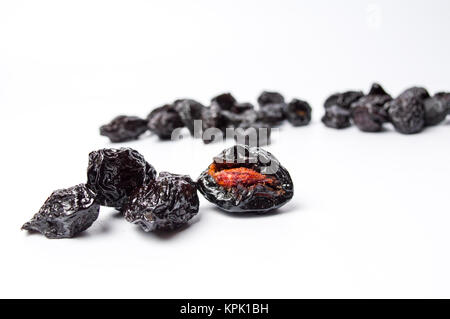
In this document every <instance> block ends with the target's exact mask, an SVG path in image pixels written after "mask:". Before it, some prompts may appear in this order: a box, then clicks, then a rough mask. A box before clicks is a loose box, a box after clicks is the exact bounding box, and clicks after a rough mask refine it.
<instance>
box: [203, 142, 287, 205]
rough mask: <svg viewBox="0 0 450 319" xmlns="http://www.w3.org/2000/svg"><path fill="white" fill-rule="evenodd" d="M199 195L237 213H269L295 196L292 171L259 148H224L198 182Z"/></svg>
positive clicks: (244, 146)
mask: <svg viewBox="0 0 450 319" xmlns="http://www.w3.org/2000/svg"><path fill="white" fill-rule="evenodd" d="M197 187H198V190H199V191H200V193H201V194H202V195H203V196H204V197H205V198H206V199H207V200H208V201H210V202H212V203H214V204H216V205H217V206H218V207H220V208H221V209H223V210H225V211H228V212H236V213H267V212H269V211H272V210H274V209H277V208H279V207H281V206H283V205H284V204H286V203H287V202H288V201H289V200H291V199H292V197H293V195H294V186H293V183H292V179H291V177H290V175H289V172H288V171H287V170H286V169H285V168H284V167H283V166H281V164H280V162H279V161H278V160H277V159H276V158H275V157H274V156H273V155H272V154H271V153H269V152H267V151H265V150H264V149H262V148H259V147H249V146H247V145H235V146H233V147H231V148H228V149H225V150H224V151H222V153H221V154H219V155H218V156H216V157H215V158H214V161H213V163H212V164H211V165H209V167H208V168H207V169H206V170H205V171H204V172H203V173H202V174H201V175H200V177H199V178H198V180H197Z"/></svg>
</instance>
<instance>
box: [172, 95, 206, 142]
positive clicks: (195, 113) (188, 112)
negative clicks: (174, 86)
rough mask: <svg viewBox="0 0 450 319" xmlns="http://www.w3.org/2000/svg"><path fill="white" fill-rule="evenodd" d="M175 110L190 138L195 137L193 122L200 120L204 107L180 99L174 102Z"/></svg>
mask: <svg viewBox="0 0 450 319" xmlns="http://www.w3.org/2000/svg"><path fill="white" fill-rule="evenodd" d="M174 106H175V109H176V110H177V112H178V114H179V115H180V118H181V121H182V122H183V124H184V126H186V127H187V128H188V130H189V133H191V136H196V134H195V132H194V121H195V120H201V119H202V113H203V110H204V109H205V106H204V105H203V104H201V103H200V102H197V101H195V100H191V99H182V100H177V101H175V102H174Z"/></svg>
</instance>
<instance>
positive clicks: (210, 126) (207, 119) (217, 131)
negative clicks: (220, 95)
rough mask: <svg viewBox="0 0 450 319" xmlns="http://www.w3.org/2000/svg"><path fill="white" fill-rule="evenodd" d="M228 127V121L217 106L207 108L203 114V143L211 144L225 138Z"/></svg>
mask: <svg viewBox="0 0 450 319" xmlns="http://www.w3.org/2000/svg"><path fill="white" fill-rule="evenodd" d="M227 127H228V119H227V118H226V117H225V116H224V115H223V111H222V110H221V109H220V107H219V106H218V105H217V104H212V105H211V106H210V107H206V108H205V109H204V110H203V112H202V129H203V135H202V139H203V143H205V144H209V143H211V142H214V141H215V140H217V139H218V138H223V136H224V134H225V130H226V129H227Z"/></svg>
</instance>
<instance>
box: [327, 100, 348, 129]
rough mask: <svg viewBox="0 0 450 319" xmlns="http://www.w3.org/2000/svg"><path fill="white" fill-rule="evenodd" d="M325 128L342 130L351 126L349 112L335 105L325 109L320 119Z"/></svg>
mask: <svg viewBox="0 0 450 319" xmlns="http://www.w3.org/2000/svg"><path fill="white" fill-rule="evenodd" d="M322 123H323V124H325V126H327V127H330V128H335V129H343V128H347V127H349V126H351V123H350V111H349V110H346V109H343V108H340V107H339V106H337V105H332V106H330V107H327V108H326V110H325V115H324V116H323V117H322Z"/></svg>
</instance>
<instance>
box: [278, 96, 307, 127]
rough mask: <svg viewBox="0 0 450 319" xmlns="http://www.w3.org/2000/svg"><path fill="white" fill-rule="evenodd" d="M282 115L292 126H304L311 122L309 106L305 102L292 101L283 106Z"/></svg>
mask: <svg viewBox="0 0 450 319" xmlns="http://www.w3.org/2000/svg"><path fill="white" fill-rule="evenodd" d="M283 111H284V114H285V116H286V119H287V120H288V122H289V123H291V124H292V125H293V126H304V125H308V124H309V122H311V106H310V105H309V104H308V102H306V101H302V100H299V99H293V100H292V101H291V102H289V103H288V104H285V106H284V110H283Z"/></svg>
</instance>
